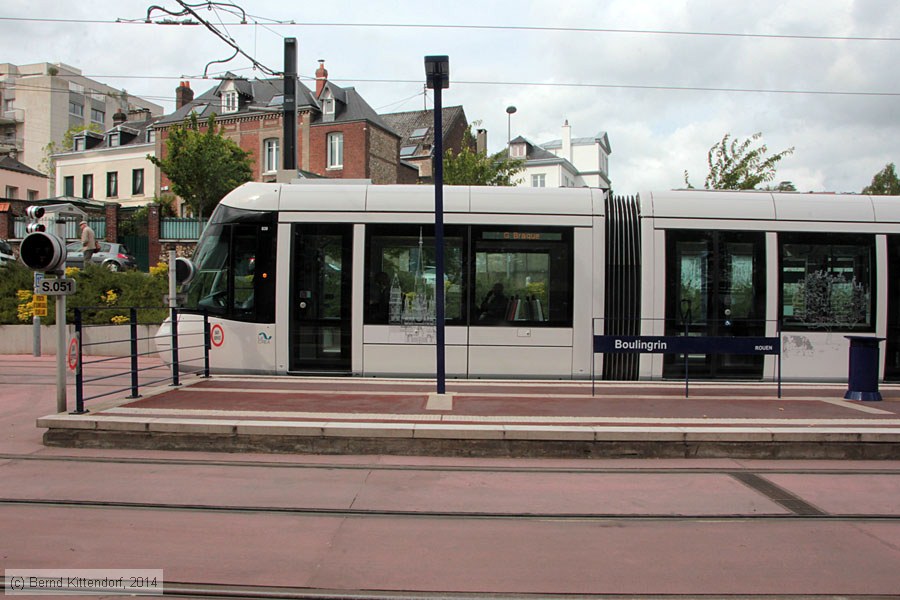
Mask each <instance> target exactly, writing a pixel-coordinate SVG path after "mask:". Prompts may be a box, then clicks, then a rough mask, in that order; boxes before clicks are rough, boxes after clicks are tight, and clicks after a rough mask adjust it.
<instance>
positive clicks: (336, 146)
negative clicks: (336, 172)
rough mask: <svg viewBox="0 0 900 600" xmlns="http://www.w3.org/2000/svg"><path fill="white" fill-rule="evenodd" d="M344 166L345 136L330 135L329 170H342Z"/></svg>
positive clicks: (341, 134)
mask: <svg viewBox="0 0 900 600" xmlns="http://www.w3.org/2000/svg"><path fill="white" fill-rule="evenodd" d="M343 166H344V134H343V133H329V134H328V168H329V169H340V168H342V167H343Z"/></svg>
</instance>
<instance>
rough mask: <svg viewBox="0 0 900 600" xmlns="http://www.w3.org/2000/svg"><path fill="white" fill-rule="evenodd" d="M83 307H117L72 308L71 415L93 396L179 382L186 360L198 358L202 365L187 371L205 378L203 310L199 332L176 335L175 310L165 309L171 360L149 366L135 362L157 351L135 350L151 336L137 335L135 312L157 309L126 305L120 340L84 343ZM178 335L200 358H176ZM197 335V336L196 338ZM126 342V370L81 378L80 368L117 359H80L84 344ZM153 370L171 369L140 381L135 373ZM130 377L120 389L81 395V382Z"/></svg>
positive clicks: (206, 357) (206, 344)
mask: <svg viewBox="0 0 900 600" xmlns="http://www.w3.org/2000/svg"><path fill="white" fill-rule="evenodd" d="M85 310H90V311H93V312H96V311H104V310H121V308H119V309H112V308H110V307H97V306H95V307H76V308H75V310H74V312H75V338H74V340H73V342H72V346H74V350H75V352H74V353H72V354H73V355H72V356H70V357H69V360H70V361H73V362H74V365H75V411H74V413H73V414H84V413H86V412H87V410H86V409H85V408H84V402H85V401H86V400H93V399H95V398H102V397H104V396H109V395H112V394H120V393H122V392H126V391H131V395H130V396H128V397H129V398H139V397H140V393H139V390H140V386H141V385H144V386H148V385H152V384H155V383H161V382H163V381H170V380H171V382H172V385H173V386H177V385H181V381H180V376H179V370H180V369H181V367H182V366H183V365H185V364H187V363H196V362H197V361H202V365H200V366H198V367H197V368H196V370H194V371H193V372H190V373H187V374H194V375H200V376H202V377H209V350H210V341H209V339H210V338H209V334H210V328H209V315H208V314H207V313H206V312H204V313H203V331H202V332H200V333H183V334H181V335H180V336H179V333H178V310H177V309H175V308H171V309H169V316H170V318H171V322H172V333H171V336H170V341H171V344H172V350H171V352H172V354H171V357H172V363H171V365H165V364H162V365H155V366H149V367H141V366H140V365H139V360H138V359H139V358H140V357H142V356H151V355H154V354H157V352H156V351H155V350H154V351H149V352H139V351H138V342H141V341H146V340H151V339H154V337H153V336H151V337H145V338H142V337H138V329H137V326H138V311H139V310H142V311H158V310H159V308H147V309H141V308H130V309H128V311H129V316H128V323H126V324H123V325H122V329H123V336H126V337H123V338H122V339H118V340H112V341H105V342H94V343H85V342H84V341H83V340H84V338H83V334H84V329H85V328H86V327H91V325H86V324H84V323H83V321H82V312H83V311H85ZM126 327H127V328H128V332H127V333H125V331H124V330H125V328H126ZM179 337H180V338H181V340H182V341H186V340H187V341H189V344H190V345H187V346H185V345H184V344H182V345H181V349H182V350H187V349H196V348H203V354H202V356H201V357H200V358H196V359H190V360H179V356H178V349H179ZM197 338H201V339H197ZM126 342H127V343H129V344H130V351H129V356H130V359H131V360H130V363H131V364H130V368H129V370H128V371H119V372H115V373H112V374H111V375H109V374H108V375H99V376H96V377H88V378H85V374H84V368H85V367H86V366H89V365H96V364H98V363H106V362H109V361H115V360H119V358H120V357H117V356H114V357H107V358H98V359H94V360H90V361H85V360H84V348H85V347H86V346H103V345H107V346H108V345H110V344H121V343H126ZM72 346H70V352H72ZM156 369H171V375H166V376H164V377H159V378H156V379H153V380H150V381H143V382H141V381H140V378H139V374H141V373H144V372H146V371H153V370H156ZM127 375H130V376H131V383H130V385H128V386H126V387H122V388H117V389H114V390H110V391H105V392H103V393H99V394H95V395H93V396H89V397H85V384H88V383H95V382H97V381H102V380H106V379H113V378H118V379H121V378H122V377H123V376H127Z"/></svg>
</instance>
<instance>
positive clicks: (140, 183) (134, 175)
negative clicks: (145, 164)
mask: <svg viewBox="0 0 900 600" xmlns="http://www.w3.org/2000/svg"><path fill="white" fill-rule="evenodd" d="M143 193H144V170H143V169H134V170H133V171H132V172H131V195H132V196H139V195H141V194H143Z"/></svg>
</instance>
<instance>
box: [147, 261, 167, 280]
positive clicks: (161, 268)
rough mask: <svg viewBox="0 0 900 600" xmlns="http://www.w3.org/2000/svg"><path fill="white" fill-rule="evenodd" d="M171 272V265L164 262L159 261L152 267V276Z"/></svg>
mask: <svg viewBox="0 0 900 600" xmlns="http://www.w3.org/2000/svg"><path fill="white" fill-rule="evenodd" d="M168 274H169V265H167V264H166V263H164V262H161V263H157V264H156V266H155V267H150V276H151V277H159V276H161V275H168Z"/></svg>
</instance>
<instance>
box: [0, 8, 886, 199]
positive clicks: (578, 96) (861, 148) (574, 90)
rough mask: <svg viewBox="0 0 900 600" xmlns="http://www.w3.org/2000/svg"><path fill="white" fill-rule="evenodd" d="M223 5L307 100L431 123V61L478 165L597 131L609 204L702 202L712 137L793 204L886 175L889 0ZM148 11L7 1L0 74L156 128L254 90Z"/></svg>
mask: <svg viewBox="0 0 900 600" xmlns="http://www.w3.org/2000/svg"><path fill="white" fill-rule="evenodd" d="M226 4H227V6H228V7H229V8H230V10H231V12H227V11H225V10H222V9H215V10H213V9H209V8H208V4H207V3H200V2H194V3H193V4H192V5H196V7H197V9H196V10H197V11H198V14H199V15H200V16H202V17H203V18H204V19H206V20H208V21H210V22H211V23H213V24H215V25H216V26H217V27H218V28H219V29H220V30H221V31H223V32H224V33H225V34H227V35H228V36H230V37H231V38H232V39H233V40H234V41H235V42H236V43H237V45H238V46H239V47H240V48H241V50H242V51H243V52H244V53H245V54H246V55H248V56H250V57H252V58H253V59H255V60H256V61H257V63H259V64H260V65H263V66H264V67H266V68H269V69H271V70H273V71H281V70H283V68H284V64H283V60H284V38H286V37H295V38H297V41H298V48H299V51H298V63H299V72H300V77H301V80H302V81H303V82H304V83H305V84H306V85H307V87H314V77H315V75H314V73H315V70H316V67H317V66H318V62H317V61H318V60H319V59H324V60H325V67H326V68H327V69H328V72H329V78H330V79H331V80H332V81H334V82H336V83H337V84H338V85H341V86H345V87H355V88H356V89H357V90H358V91H359V92H360V94H361V95H362V96H363V97H364V98H365V99H366V101H367V102H368V103H369V104H370V105H371V106H372V107H373V108H375V109H376V110H377V111H378V112H379V113H386V112H399V111H405V110H420V109H422V108H425V107H427V108H431V107H432V96H431V92H428V94H427V96H426V95H423V82H424V66H423V57H424V56H426V55H435V54H446V55H448V56H449V57H450V88H449V89H447V90H444V92H443V104H444V106H453V105H461V106H463V108H464V109H465V113H466V116H467V118H468V119H469V121H470V122H478V123H479V124H478V126H479V127H482V128H485V129H487V131H488V146H489V150H491V151H492V152H493V151H498V150H501V149H503V148H504V147H505V145H506V142H507V137H508V135H511V136H512V137H516V136H519V135H521V136H524V137H525V138H527V139H529V140H531V141H532V142H536V143H544V142H547V141H550V140H554V139H559V138H560V137H561V131H562V130H561V128H562V125H563V124H564V123H565V122H566V121H568V123H569V125H570V126H571V128H572V136H573V137H593V136H595V135H597V134H598V133H600V132H605V133H606V134H607V135H608V137H609V142H610V145H611V147H612V154H611V156H610V161H609V175H610V179H611V180H612V187H613V190H614V191H615V192H616V193H617V194H635V193H639V192H644V191H648V190H661V189H672V188H679V187H684V173H685V171H688V173H689V175H690V182H691V183H692V184H693V185H694V186H695V187H702V186H703V182H704V179H705V177H706V174H707V172H708V167H707V164H706V161H707V152H708V150H709V149H710V147H711V146H712V145H713V144H715V143H716V142H718V141H720V140H721V139H722V138H723V136H724V135H726V134H730V135H731V136H732V137H733V138H738V139H744V138H747V137H750V136H751V135H753V134H754V133H756V132H760V133H762V134H763V136H762V138H761V142H760V143H764V144H765V145H766V146H767V148H768V149H769V153H770V154H772V153H774V152H778V151H781V150H784V149H786V148H790V147H793V148H794V152H793V154H792V155H791V156H788V157H786V158H784V159H783V160H782V161H781V162H780V163H779V164H778V172H777V174H776V177H775V181H774V183H778V182H780V181H791V182H793V183H794V185H795V186H796V187H797V189H798V190H799V191H802V192H805V191H825V192H859V191H860V190H862V188H863V187H865V186H866V185H868V184H869V183H870V182H871V180H872V176H873V175H874V174H875V173H877V172H878V171H879V170H881V169H882V168H883V167H884V166H885V165H886V164H887V163H890V162H898V161H900V141H898V140H900V69H898V68H897V62H896V57H897V56H898V50H900V2H898V1H897V0H855V1H854V0H781V1H774V0H754V1H753V2H744V1H734V0H732V1H728V0H715V1H714V0H709V1H707V0H554V1H548V0H512V1H511V0H479V1H472V0H455V1H454V2H447V1H446V0H444V1H432V0H416V1H411V0H330V1H329V2H315V3H306V2H284V1H274V0H273V1H268V0H243V1H240V0H238V1H236V2H234V3H231V2H228V3H223V4H222V5H223V6H225V5H226ZM154 5H155V6H160V7H164V8H166V9H168V10H170V11H172V12H177V11H179V10H181V7H180V5H179V4H178V3H177V2H175V1H174V0H154V2H139V1H135V0H115V1H113V0H91V1H90V2H60V1H59V0H53V1H51V0H5V1H4V2H3V3H2V4H0V40H2V43H0V49H2V52H0V62H8V63H13V64H17V65H24V64H31V63H38V62H50V63H55V62H62V63H65V64H67V65H70V66H74V67H77V68H79V69H81V71H82V73H83V74H84V75H86V76H88V77H91V78H93V79H96V80H98V81H102V82H103V83H106V84H109V85H112V86H114V87H117V88H121V89H125V90H127V91H128V93H129V94H132V95H137V96H141V97H143V98H145V99H147V100H150V101H152V102H155V103H157V104H160V105H162V106H163V107H164V109H165V112H166V113H168V112H172V111H173V110H174V98H175V88H176V87H177V86H178V83H179V81H182V80H190V81H191V87H192V88H193V89H194V90H195V92H196V93H197V94H199V93H200V92H202V91H205V90H207V89H209V88H211V87H213V86H215V85H216V83H217V82H216V80H215V79H214V77H215V76H216V75H221V74H223V73H224V72H226V71H231V72H232V73H235V74H237V75H241V76H244V77H248V78H253V77H260V78H265V77H268V75H267V74H266V73H265V72H263V70H262V69H260V68H254V67H253V65H252V62H251V61H250V60H249V59H247V58H245V57H243V56H241V55H238V56H237V57H236V58H234V59H233V60H230V61H228V62H214V61H225V60H226V59H228V58H229V57H230V56H231V55H232V54H233V50H232V49H231V48H230V47H229V46H227V45H226V44H225V42H223V41H222V40H221V39H219V38H218V37H217V36H216V35H215V34H214V33H213V32H211V31H209V30H208V29H206V28H205V27H203V26H200V25H195V26H190V25H165V24H146V23H144V20H145V19H146V17H147V11H148V8H149V7H150V6H154ZM235 6H238V7H240V8H242V9H243V10H244V11H245V12H246V15H247V17H246V20H247V23H248V24H247V25H240V24H238V23H239V19H238V18H237V17H236V16H235V15H234V14H233V12H234V10H235V9H234V7H235ZM152 16H153V17H154V21H159V20H160V19H161V18H163V17H168V16H169V15H166V14H164V13H163V12H161V11H159V10H156V11H154V12H153V14H152ZM169 18H173V17H169ZM175 18H177V19H181V18H183V17H175ZM131 21H134V22H131ZM210 63H212V64H210ZM204 73H206V78H205V79H204ZM509 106H515V107H516V112H515V113H514V114H512V115H511V116H510V115H508V114H507V111H506V109H507V107H509Z"/></svg>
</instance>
